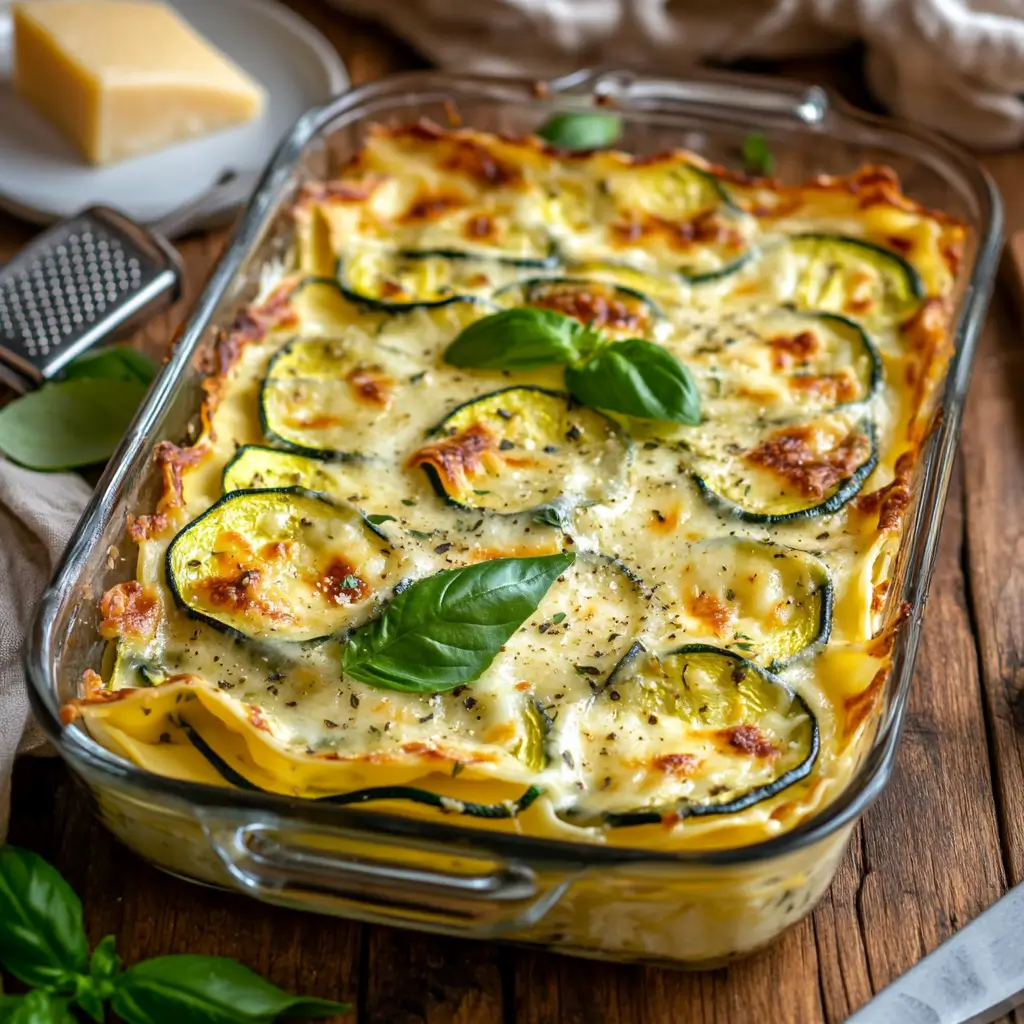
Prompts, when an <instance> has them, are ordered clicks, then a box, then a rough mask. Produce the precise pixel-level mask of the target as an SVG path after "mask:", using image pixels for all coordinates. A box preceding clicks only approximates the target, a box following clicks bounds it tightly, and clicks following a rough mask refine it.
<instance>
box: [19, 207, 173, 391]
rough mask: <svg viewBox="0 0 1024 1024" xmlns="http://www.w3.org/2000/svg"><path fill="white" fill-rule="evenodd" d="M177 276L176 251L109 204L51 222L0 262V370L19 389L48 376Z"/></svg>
mask: <svg viewBox="0 0 1024 1024" xmlns="http://www.w3.org/2000/svg"><path fill="white" fill-rule="evenodd" d="M181 279H182V273H181V263H180V260H179V258H178V254H177V252H176V251H175V250H174V249H173V248H172V247H171V246H170V245H169V244H168V243H167V242H166V241H165V240H164V239H163V238H161V237H159V236H157V235H154V234H152V233H150V232H148V231H146V230H145V229H144V228H141V227H140V226H139V225H137V224H136V223H134V222H133V221H131V220H129V218H127V217H125V216H124V214H122V213H119V212H118V211H117V210H114V209H111V208H110V207H107V206H93V207H90V208H89V209H87V210H83V211H82V212H81V213H80V214H77V215H76V216H75V217H72V218H70V219H68V220H66V221H62V222H61V223H59V224H56V225H54V226H53V227H51V228H49V229H48V230H46V231H44V232H42V233H41V234H39V235H37V236H36V238H35V239H33V241H32V242H30V243H29V245H28V246H27V247H26V248H25V249H23V250H22V251H21V252H20V253H19V254H18V255H17V256H15V257H14V259H12V260H11V261H10V262H9V263H7V264H6V265H5V266H4V267H3V268H2V269H0V378H2V379H3V380H4V381H6V382H7V383H8V384H11V385H12V386H13V387H14V388H15V389H16V390H19V391H24V390H27V389H28V388H32V387H36V386H38V385H40V384H42V383H44V382H45V381H47V380H50V379H52V378H53V377H54V376H56V375H57V374H58V373H59V372H60V371H61V370H62V369H63V368H64V367H65V366H66V365H67V364H68V363H69V362H70V361H71V360H72V359H74V358H75V357H76V356H77V355H80V354H81V353H82V352H84V351H85V350H86V349H88V348H89V347H90V346H92V345H94V344H95V343H96V342H98V341H101V340H109V339H110V338H111V337H113V336H114V335H115V334H118V333H123V332H125V331H127V330H129V329H130V328H133V327H136V326H138V324H139V323H140V322H142V320H143V319H144V318H146V317H149V316H151V315H152V314H153V313H155V312H156V311H157V310H158V309H159V308H161V307H163V306H166V305H169V304H170V303H171V302H172V301H174V300H175V299H176V298H178V296H179V294H180V289H181Z"/></svg>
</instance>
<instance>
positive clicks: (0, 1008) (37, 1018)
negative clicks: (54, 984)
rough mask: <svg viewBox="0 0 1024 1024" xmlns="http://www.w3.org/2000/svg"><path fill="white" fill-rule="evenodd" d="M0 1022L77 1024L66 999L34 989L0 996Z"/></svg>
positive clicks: (4, 1023)
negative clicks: (25, 993) (20, 993)
mask: <svg viewBox="0 0 1024 1024" xmlns="http://www.w3.org/2000/svg"><path fill="white" fill-rule="evenodd" d="M0 1024H78V1022H77V1021H76V1020H75V1018H74V1016H73V1015H72V1013H71V1011H70V1010H69V1009H68V1001H67V999H64V998H62V997H61V996H57V995H54V994H53V993H52V992H47V991H45V990H44V989H36V990H35V991H34V992H29V993H28V995H25V996H14V997H11V998H10V999H8V998H7V997H5V996H0Z"/></svg>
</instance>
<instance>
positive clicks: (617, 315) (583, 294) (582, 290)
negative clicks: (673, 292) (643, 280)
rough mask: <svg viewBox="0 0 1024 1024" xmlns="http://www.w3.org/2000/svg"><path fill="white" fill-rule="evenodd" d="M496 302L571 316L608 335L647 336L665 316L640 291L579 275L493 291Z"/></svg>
mask: <svg viewBox="0 0 1024 1024" xmlns="http://www.w3.org/2000/svg"><path fill="white" fill-rule="evenodd" d="M493 299H494V301H495V302H497V303H499V304H500V305H507V306H535V307H537V308H539V309H551V310H554V311H555V312H556V313H564V314H565V315H566V316H571V317H575V319H577V320H579V321H580V323H582V324H587V325H589V326H592V327H594V328H596V329H598V330H601V331H604V332H605V333H606V334H608V335H610V336H612V337H619V336H621V337H647V336H649V335H650V333H651V331H652V330H653V329H654V326H655V324H657V323H660V322H662V321H663V320H664V319H665V315H664V313H662V311H661V310H660V309H659V308H658V306H657V305H656V303H655V302H654V300H653V299H650V298H648V296H646V295H644V294H643V292H639V291H637V290H636V289H634V288H627V287H625V286H623V285H615V284H612V283H610V282H608V281H588V280H586V279H585V278H579V277H548V278H544V277H534V278H530V279H529V280H528V281H519V282H517V283H515V284H512V285H508V286H507V287H505V288H501V289H499V290H498V291H497V292H495V293H494V295H493Z"/></svg>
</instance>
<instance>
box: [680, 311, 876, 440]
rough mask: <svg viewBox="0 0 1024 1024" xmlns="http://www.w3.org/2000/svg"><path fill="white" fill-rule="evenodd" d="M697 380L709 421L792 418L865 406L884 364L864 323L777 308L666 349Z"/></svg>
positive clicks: (682, 339)
mask: <svg viewBox="0 0 1024 1024" xmlns="http://www.w3.org/2000/svg"><path fill="white" fill-rule="evenodd" d="M664 344H665V345H666V347H667V348H669V350H670V351H672V352H673V353H674V354H675V355H677V356H678V357H679V358H680V359H681V360H682V361H683V362H684V363H685V364H686V365H687V366H689V367H690V369H691V371H692V372H693V373H694V375H695V376H696V377H697V379H698V383H699V385H700V389H701V401H702V408H703V410H704V414H705V417H706V418H707V419H709V420H712V421H714V420H718V421H723V420H728V421H737V420H753V419H758V418H762V419H775V420H781V419H788V418H792V417H796V416H807V415H813V414H818V413H824V412H829V411H831V410H833V409H840V408H844V407H846V406H851V405H857V404H858V403H861V402H866V401H868V400H870V399H871V397H872V396H873V395H874V394H876V392H877V390H878V388H879V386H880V385H881V381H882V359H881V356H880V355H879V353H878V350H877V348H876V347H875V345H874V343H873V342H872V340H871V338H870V337H869V335H868V333H867V332H866V331H865V330H864V328H863V327H861V325H860V324H858V323H855V322H854V321H853V320H850V319H848V318H847V317H844V316H839V315H838V314H834V313H806V312H800V311H798V310H795V309H785V308H783V309H777V310H773V311H771V312H768V313H762V312H758V313H756V314H755V315H753V316H747V315H745V316H743V317H735V318H730V319H728V320H726V321H724V322H722V323H721V324H719V325H716V326H715V327H714V328H713V329H712V330H708V331H693V332H689V333H680V334H677V335H676V336H674V337H672V338H669V339H668V340H666V341H665V342H664Z"/></svg>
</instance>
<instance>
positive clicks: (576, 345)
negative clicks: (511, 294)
mask: <svg viewBox="0 0 1024 1024" xmlns="http://www.w3.org/2000/svg"><path fill="white" fill-rule="evenodd" d="M602 341H603V337H602V335H601V333H600V332H599V331H595V330H592V329H591V328H589V327H587V326H585V325H584V324H582V323H580V321H579V320H577V319H575V317H571V316H566V315H565V314H564V313H557V312H555V310H553V309H535V308H533V307H532V306H517V307H516V308H515V309H505V310H502V311H501V312H500V313H492V314H491V315H490V316H485V317H483V319H481V320H476V321H474V322H473V323H471V324H470V325H469V326H468V327H466V328H465V329H463V330H462V331H460V332H459V334H458V335H457V336H456V338H455V340H454V341H452V342H451V344H450V345H449V346H448V347H447V348H446V349H445V352H444V361H445V362H446V363H450V364H451V365H452V366H467V367H472V368H473V369H475V370H536V369H539V368H540V367H542V366H568V365H570V364H572V363H578V362H580V361H581V360H583V359H586V358H587V356H589V355H590V354H591V353H593V352H594V350H595V349H596V348H597V347H598V346H599V345H600V344H601V343H602Z"/></svg>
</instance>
